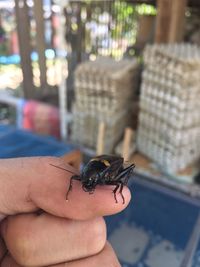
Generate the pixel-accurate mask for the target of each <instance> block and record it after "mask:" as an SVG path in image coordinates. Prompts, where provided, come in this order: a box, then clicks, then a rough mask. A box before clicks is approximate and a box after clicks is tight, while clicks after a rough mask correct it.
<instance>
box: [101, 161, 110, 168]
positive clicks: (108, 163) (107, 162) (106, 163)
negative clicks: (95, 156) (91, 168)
mask: <svg viewBox="0 0 200 267" xmlns="http://www.w3.org/2000/svg"><path fill="white" fill-rule="evenodd" d="M101 162H103V163H104V164H105V165H106V166H107V167H109V166H110V162H109V161H107V160H105V159H102V160H101Z"/></svg>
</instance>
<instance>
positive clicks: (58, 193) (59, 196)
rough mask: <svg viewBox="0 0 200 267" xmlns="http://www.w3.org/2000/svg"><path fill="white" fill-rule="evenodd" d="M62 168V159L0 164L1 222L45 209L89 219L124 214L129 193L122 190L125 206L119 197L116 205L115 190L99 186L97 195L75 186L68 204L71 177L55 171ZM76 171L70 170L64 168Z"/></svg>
mask: <svg viewBox="0 0 200 267" xmlns="http://www.w3.org/2000/svg"><path fill="white" fill-rule="evenodd" d="M52 164H53V165H55V166H56V165H57V166H63V165H64V164H63V162H62V160H61V159H60V158H55V157H35V158H18V159H7V160H0V166H1V168H0V191H1V194H0V218H1V219H2V218H3V217H5V216H6V215H13V214H17V213H24V212H32V211H35V210H37V209H43V210H45V211H46V212H48V213H51V214H53V215H56V216H61V217H66V218H72V219H79V220H81V219H83V220H85V219H88V218H93V217H96V216H104V215H111V214H114V213H117V212H120V211H122V210H123V209H124V208H126V206H127V205H128V203H129V201H130V198H131V196H130V191H129V190H128V188H127V187H124V189H123V195H124V198H125V204H123V201H122V199H121V196H120V194H119V195H118V203H115V200H114V196H113V187H112V186H99V187H97V188H96V190H95V192H94V194H88V193H87V192H84V191H83V190H82V186H81V183H80V182H79V181H74V182H73V188H72V191H71V192H70V193H69V196H68V198H69V201H66V194H67V191H68V188H69V182H70V178H71V176H72V174H71V173H70V172H67V171H63V170H60V169H58V168H55V167H54V166H52ZM65 167H66V168H67V169H69V170H70V171H72V172H73V171H74V170H73V169H72V167H71V166H69V165H67V166H65Z"/></svg>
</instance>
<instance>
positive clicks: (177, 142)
mask: <svg viewBox="0 0 200 267" xmlns="http://www.w3.org/2000/svg"><path fill="white" fill-rule="evenodd" d="M144 66H145V67H144V71H143V74H142V86H141V96H140V115H139V127H138V135H137V136H138V138H137V146H138V149H139V151H140V152H142V153H143V154H145V155H146V156H148V157H149V158H151V159H153V160H154V161H155V162H156V163H157V164H158V165H159V166H161V167H162V168H163V169H165V170H168V171H169V172H171V171H178V170H181V169H183V168H185V167H187V166H188V165H189V164H190V163H193V162H194V161H196V160H197V159H198V158H199V157H200V142H199V140H200V101H199V95H200V86H199V84H200V75H199V73H200V49H199V48H198V47H197V46H195V45H188V44H179V45H178V44H174V45H172V44H170V45H152V46H148V47H147V48H146V50H145V52H144Z"/></svg>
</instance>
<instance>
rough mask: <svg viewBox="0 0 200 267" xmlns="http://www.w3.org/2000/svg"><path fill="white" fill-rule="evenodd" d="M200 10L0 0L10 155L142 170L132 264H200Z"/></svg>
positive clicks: (0, 59)
mask: <svg viewBox="0 0 200 267" xmlns="http://www.w3.org/2000/svg"><path fill="white" fill-rule="evenodd" d="M199 45H200V2H199V1H198V0H157V1H156V0H144V1H142V0H126V1H125V0H115V1H114V0H107V1H105V0H104V1H103V0H99V1H95V0H93V1H92V0H80V1H75V0H65V1H64V0H37V1H36V0H7V1H6V0H0V81H1V82H0V158H9V157H22V156H41V155H56V156H62V157H63V158H64V160H65V161H66V163H70V164H72V165H74V166H75V167H76V168H83V167H84V165H85V164H86V163H87V162H88V160H89V159H90V158H91V157H94V156H95V155H100V154H116V155H119V156H123V157H124V159H125V161H127V162H128V163H132V162H134V163H135V165H136V168H135V175H134V177H133V179H131V181H130V189H131V191H132V193H133V201H132V202H131V204H130V205H129V207H128V209H127V210H126V211H124V212H123V213H121V214H119V215H116V216H113V217H111V218H106V221H107V225H108V237H109V239H110V242H111V243H112V245H113V247H114V248H115V250H116V253H117V255H118V257H119V260H120V261H121V263H122V266H123V267H130V266H134V267H135V266H136V267H165V266H166V267H169V266H170V267H186V266H187V267H189V266H193V267H198V266H200V240H199V236H200V215H199V214H200V213H199V211H200V209H199V208H200V185H199V183H200V165H199V159H200V101H199V97H200V47H199Z"/></svg>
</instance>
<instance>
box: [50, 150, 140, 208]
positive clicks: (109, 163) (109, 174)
mask: <svg viewBox="0 0 200 267" xmlns="http://www.w3.org/2000/svg"><path fill="white" fill-rule="evenodd" d="M50 165H52V166H54V167H56V168H59V169H61V170H65V171H68V172H71V171H69V170H67V169H65V168H62V167H59V166H55V165H53V164H50ZM134 167H135V165H134V164H131V165H129V166H128V167H124V158H122V157H119V156H115V155H101V156H97V157H95V158H92V159H91V160H90V161H89V162H88V163H87V164H86V165H85V167H84V168H83V171H82V172H81V174H80V175H76V174H74V175H72V176H71V179H70V185H69V188H68V191H67V195H66V199H68V194H69V192H70V191H71V190H72V183H73V180H78V181H81V183H82V188H83V190H84V191H85V192H89V193H90V194H93V193H94V191H95V188H96V186H97V185H116V187H115V189H114V190H113V194H114V198H115V202H116V203H118V201H117V197H116V194H117V191H118V190H119V193H120V195H121V197H122V200H123V204H124V203H125V199H124V196H123V194H122V191H123V187H124V185H127V183H128V180H129V178H130V176H131V175H132V174H133V169H134ZM71 173H72V172H71ZM72 174H73V173H72Z"/></svg>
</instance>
